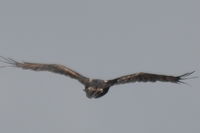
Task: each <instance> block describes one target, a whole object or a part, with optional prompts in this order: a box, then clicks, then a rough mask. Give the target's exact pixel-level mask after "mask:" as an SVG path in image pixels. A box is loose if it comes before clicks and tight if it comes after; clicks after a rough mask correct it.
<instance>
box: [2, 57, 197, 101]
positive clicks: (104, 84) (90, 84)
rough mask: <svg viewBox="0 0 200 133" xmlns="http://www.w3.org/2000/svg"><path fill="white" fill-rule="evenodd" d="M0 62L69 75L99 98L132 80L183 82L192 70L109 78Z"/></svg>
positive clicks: (61, 68) (89, 94) (56, 66)
mask: <svg viewBox="0 0 200 133" xmlns="http://www.w3.org/2000/svg"><path fill="white" fill-rule="evenodd" d="M0 62H1V63H5V64H7V66H6V65H5V66H0V67H2V68H3V67H17V68H22V69H29V70H33V71H49V72H53V73H57V74H62V75H65V76H69V77H71V78H73V79H76V80H78V81H79V82H80V83H82V84H83V85H84V86H85V89H84V91H85V93H86V96H87V97H88V98H99V97H102V96H104V95H105V94H106V93H107V92H108V90H109V88H110V87H111V86H114V85H119V84H125V83H133V82H156V81H161V82H171V83H184V82H183V81H182V80H185V79H188V76H189V75H191V74H192V73H194V71H193V72H189V73H185V74H182V75H179V76H171V75H161V74H152V73H144V72H139V73H134V74H130V75H125V76H121V77H118V78H114V79H111V80H101V79H91V78H88V77H85V76H83V75H81V74H80V73H78V72H76V71H74V70H72V69H70V68H68V67H66V66H63V65H59V64H40V63H31V62H18V61H16V60H13V59H11V58H5V57H3V56H0Z"/></svg>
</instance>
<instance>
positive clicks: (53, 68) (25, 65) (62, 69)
mask: <svg viewBox="0 0 200 133" xmlns="http://www.w3.org/2000/svg"><path fill="white" fill-rule="evenodd" d="M0 58H1V59H0V62H3V63H6V64H8V66H1V67H19V68H22V69H29V70H34V71H49V72H53V73H58V74H63V75H66V76H69V77H71V78H73V79H77V80H78V81H80V82H81V83H82V84H84V85H85V84H87V82H88V81H89V79H88V78H87V77H84V76H83V75H81V74H79V73H77V72H75V71H74V70H72V69H70V68H68V67H66V66H63V65H58V64H40V63H30V62H18V61H15V60H13V59H11V58H5V57H2V56H0Z"/></svg>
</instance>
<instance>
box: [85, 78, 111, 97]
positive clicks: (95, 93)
mask: <svg viewBox="0 0 200 133" xmlns="http://www.w3.org/2000/svg"><path fill="white" fill-rule="evenodd" d="M108 90H109V86H107V84H106V81H104V80H99V79H94V80H91V81H90V83H89V84H88V85H87V86H85V89H84V91H85V93H86V96H87V97H88V98H99V97H102V96H104V95H105V94H106V93H107V92H108Z"/></svg>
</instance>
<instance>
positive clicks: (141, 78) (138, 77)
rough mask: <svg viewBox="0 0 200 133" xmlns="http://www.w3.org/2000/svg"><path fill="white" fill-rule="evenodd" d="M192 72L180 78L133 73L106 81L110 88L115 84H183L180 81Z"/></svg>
mask: <svg viewBox="0 0 200 133" xmlns="http://www.w3.org/2000/svg"><path fill="white" fill-rule="evenodd" d="M192 73H194V71H193V72H190V73H185V74H183V75H180V76H169V75H160V74H152V73H143V72H140V73H135V74H131V75H126V76H122V77H119V78H116V79H112V80H108V82H107V83H108V84H109V85H110V86H112V85H117V84H125V83H131V82H156V81H161V82H172V83H184V82H182V81H181V80H184V79H187V76H189V75H191V74H192Z"/></svg>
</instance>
